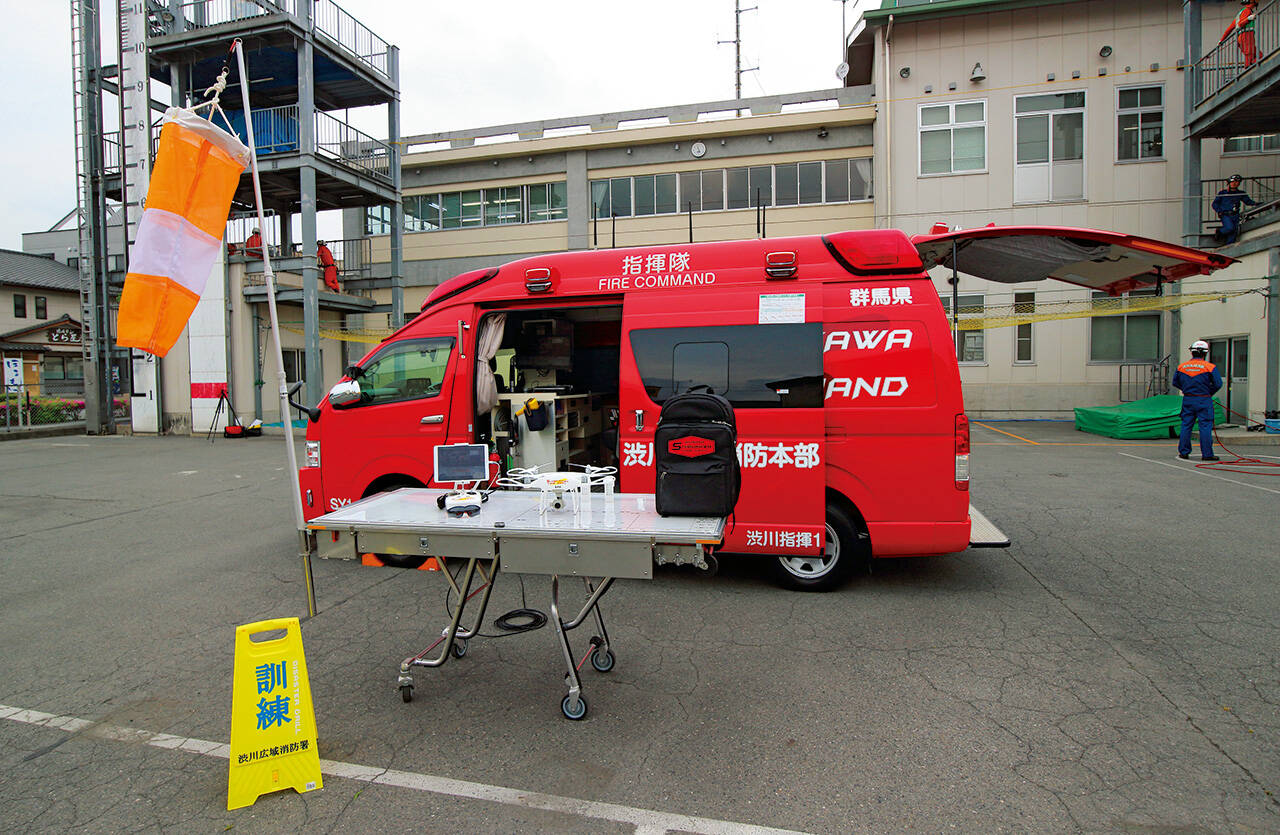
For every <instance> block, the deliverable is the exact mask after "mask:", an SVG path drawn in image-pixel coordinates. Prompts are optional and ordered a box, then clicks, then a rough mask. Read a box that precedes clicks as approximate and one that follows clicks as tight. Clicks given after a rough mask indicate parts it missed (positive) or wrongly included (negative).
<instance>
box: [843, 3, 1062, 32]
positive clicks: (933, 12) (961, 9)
mask: <svg viewBox="0 0 1280 835" xmlns="http://www.w3.org/2000/svg"><path fill="white" fill-rule="evenodd" d="M1078 2H1082V0H884V2H883V3H882V4H881V6H880V8H878V9H871V10H870V11H867V12H864V13H863V15H862V18H863V20H865V21H866V22H867V23H868V24H870V25H872V26H876V25H879V24H882V23H884V22H886V21H887V20H888V19H889V15H893V18H894V20H924V19H927V18H931V17H959V16H961V15H969V14H976V13H981V12H1003V11H1009V10H1011V9H1024V8H1028V7H1031V6H1058V5H1062V4H1063V3H1078Z"/></svg>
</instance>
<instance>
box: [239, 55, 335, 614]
mask: <svg viewBox="0 0 1280 835" xmlns="http://www.w3.org/2000/svg"><path fill="white" fill-rule="evenodd" d="M231 51H232V52H234V53H235V54H236V66H237V67H238V68H239V70H240V100H241V102H242V103H243V107H244V127H245V133H246V135H247V137H248V139H249V165H250V173H251V175H252V177H253V197H254V201H255V203H256V204H257V209H258V228H259V229H266V228H267V223H266V219H265V217H264V215H263V212H262V182H261V180H259V178H258V151H257V146H256V145H255V144H254V138H253V111H252V110H250V109H249V73H248V71H247V70H246V69H245V63H244V44H243V43H242V42H241V41H240V39H239V38H236V39H235V40H234V41H232V42H231ZM284 222H285V223H287V222H288V219H287V218H285V219H284ZM262 265H263V273H264V275H265V277H266V283H267V310H268V311H269V313H270V317H271V341H272V342H273V343H274V344H275V353H276V382H277V383H278V385H279V390H280V419H281V422H282V423H283V424H284V437H285V452H286V454H287V456H288V460H289V479H290V484H291V485H292V486H293V496H292V501H291V502H290V504H291V505H293V519H294V524H295V526H296V527H297V530H298V543H299V545H298V554H299V556H300V557H302V570H303V573H304V575H305V578H306V589H307V614H308V615H311V616H313V617H314V616H315V614H316V588H315V580H314V578H313V577H312V575H311V544H310V542H309V537H308V536H307V529H306V525H305V524H304V522H303V519H302V485H301V483H300V482H299V480H298V456H297V453H296V452H295V451H294V448H293V414H292V412H290V411H289V409H290V407H289V382H288V378H287V377H286V375H285V372H284V351H283V349H282V348H281V347H280V319H279V317H278V316H277V315H276V274H275V271H274V270H273V269H272V268H271V250H270V247H268V246H266V245H265V244H264V245H263V247H262Z"/></svg>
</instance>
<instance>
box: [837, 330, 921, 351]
mask: <svg viewBox="0 0 1280 835" xmlns="http://www.w3.org/2000/svg"><path fill="white" fill-rule="evenodd" d="M850 342H852V343H853V347H854V348H855V349H857V350H859V351H874V350H876V349H878V348H881V349H882V350H885V351H889V350H891V349H893V348H895V347H896V348H910V347H911V331H910V329H907V328H900V329H897V330H860V331H832V332H831V333H829V334H827V342H826V344H825V345H823V347H822V352H823V353H824V354H825V353H827V352H828V351H832V350H836V351H846V350H848V349H849V344H850ZM882 345H883V348H882V347H881V346H882Z"/></svg>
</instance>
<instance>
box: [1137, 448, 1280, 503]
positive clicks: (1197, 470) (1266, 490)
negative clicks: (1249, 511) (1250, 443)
mask: <svg viewBox="0 0 1280 835" xmlns="http://www.w3.org/2000/svg"><path fill="white" fill-rule="evenodd" d="M1116 455H1123V456H1124V457H1125V458H1136V459H1138V460H1139V461H1146V462H1147V463H1148V464H1159V465H1160V466H1161V467H1172V468H1173V469H1175V470H1179V471H1181V472H1188V473H1192V474H1195V475H1202V476H1204V477H1206V478H1216V479H1217V480H1218V481H1229V482H1231V483H1232V484H1239V485H1240V486H1241V487H1252V488H1253V489H1254V490H1261V491H1263V492H1264V493H1275V494H1276V495H1278V496H1280V490H1272V489H1271V488H1270V487H1262V486H1261V485H1258V484H1250V483H1249V482H1247V481H1237V480H1236V479H1234V478H1225V477H1224V476H1220V475H1214V474H1213V473H1207V472H1205V471H1204V469H1203V468H1202V467H1195V466H1191V467H1188V466H1185V465H1180V464H1170V463H1169V462H1168V461H1156V460H1155V459H1153V458H1144V457H1142V456H1141V455H1130V454H1129V453H1127V452H1117V453H1116Z"/></svg>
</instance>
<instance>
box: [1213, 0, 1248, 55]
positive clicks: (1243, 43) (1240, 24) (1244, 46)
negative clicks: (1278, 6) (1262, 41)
mask: <svg viewBox="0 0 1280 835" xmlns="http://www.w3.org/2000/svg"><path fill="white" fill-rule="evenodd" d="M1243 3H1244V8H1243V9H1241V10H1240V14H1238V15H1236V17H1235V20H1233V21H1231V23H1230V25H1228V26H1227V31H1225V32H1223V33H1222V40H1220V41H1218V43H1224V42H1225V41H1226V40H1227V38H1229V37H1231V33H1232V32H1235V33H1236V46H1238V47H1240V54H1242V55H1243V56H1244V68H1245V69H1246V70H1247V69H1249V68H1250V67H1252V66H1253V65H1254V64H1256V63H1258V42H1257V40H1256V38H1255V37H1254V34H1253V30H1254V20H1255V18H1257V16H1258V0H1243Z"/></svg>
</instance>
